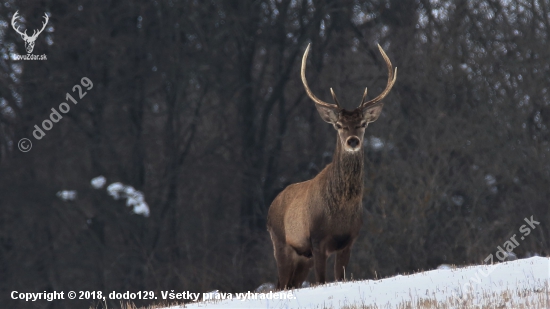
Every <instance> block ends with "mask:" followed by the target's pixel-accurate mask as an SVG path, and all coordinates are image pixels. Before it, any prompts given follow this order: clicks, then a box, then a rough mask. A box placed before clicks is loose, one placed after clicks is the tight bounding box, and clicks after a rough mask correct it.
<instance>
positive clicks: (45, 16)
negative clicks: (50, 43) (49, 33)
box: [32, 13, 50, 38]
mask: <svg viewBox="0 0 550 309" xmlns="http://www.w3.org/2000/svg"><path fill="white" fill-rule="evenodd" d="M43 17H44V18H45V19H46V22H42V29H40V30H39V31H38V33H35V32H36V31H37V30H34V31H33V32H32V38H36V37H37V36H38V35H39V34H40V33H42V31H44V29H45V28H46V25H47V24H48V21H49V20H50V18H49V17H48V14H46V13H44V16H43Z"/></svg>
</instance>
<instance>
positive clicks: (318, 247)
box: [267, 45, 397, 289]
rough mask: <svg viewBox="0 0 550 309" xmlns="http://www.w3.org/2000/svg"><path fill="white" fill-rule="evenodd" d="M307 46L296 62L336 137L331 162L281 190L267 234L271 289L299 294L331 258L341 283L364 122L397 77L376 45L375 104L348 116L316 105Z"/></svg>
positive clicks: (355, 226)
mask: <svg viewBox="0 0 550 309" xmlns="http://www.w3.org/2000/svg"><path fill="white" fill-rule="evenodd" d="M309 48H310V45H308V47H307V48H306V50H305V52H304V56H303V57H302V71H301V76H302V82H303V84H304V88H305V90H306V93H307V94H308V96H309V97H310V98H311V99H312V100H313V101H314V102H315V107H316V108H317V111H318V112H319V115H320V116H321V118H323V120H324V121H326V122H328V123H330V124H332V125H333V126H334V128H335V129H336V131H337V132H338V134H337V138H336V140H337V142H336V150H335V151H334V156H333V157H332V162H331V163H330V164H328V165H327V166H326V167H325V168H324V169H323V170H322V171H321V172H320V173H319V174H318V175H317V176H315V178H313V179H311V180H308V181H305V182H300V183H296V184H293V185H290V186H288V187H286V188H285V189H284V190H283V191H282V192H281V193H279V195H278V196H277V197H276V198H275V200H273V203H271V207H270V208H269V213H268V216H267V230H268V231H269V234H270V235H271V241H272V242H273V250H274V255H275V260H276V262H277V270H278V272H279V280H278V282H277V289H285V288H299V287H301V285H302V283H303V282H304V280H305V278H306V277H307V275H308V272H309V269H310V268H311V267H312V266H315V277H316V278H317V282H318V283H325V281H326V264H327V258H328V256H329V255H331V254H332V253H336V259H335V261H334V279H335V280H341V279H342V278H343V277H344V273H345V268H346V266H347V265H348V261H349V258H350V254H351V247H352V246H353V243H354V242H355V239H356V238H357V236H358V235H359V230H360V229H361V225H362V223H363V222H362V211H363V208H362V205H361V200H362V199H363V160H364V158H363V150H362V146H363V137H364V135H365V129H366V127H367V125H368V124H369V123H370V122H374V121H376V119H378V116H380V113H381V112H382V106H383V104H382V102H381V100H382V99H383V98H384V97H385V96H386V95H387V94H388V93H389V91H390V90H391V88H392V87H393V84H394V83H395V78H396V74H397V68H396V69H395V73H394V72H393V70H392V64H391V62H390V59H389V58H388V56H387V55H386V53H385V52H384V50H383V49H382V47H380V45H378V48H379V50H380V53H381V54H382V57H384V60H385V61H386V65H387V67H388V84H387V85H386V89H384V91H383V92H382V93H381V94H380V95H378V96H377V97H376V98H374V99H372V100H370V101H365V98H366V96H367V89H365V92H364V94H363V99H361V104H360V105H359V107H358V108H356V109H354V110H353V111H346V110H345V109H342V108H340V106H339V105H338V99H337V98H336V95H335V94H334V91H332V88H331V89H330V92H331V93H332V98H333V99H334V101H335V102H336V104H329V103H327V102H324V101H321V100H320V99H318V98H317V97H316V96H315V95H314V94H313V93H312V92H311V90H310V89H309V86H308V84H307V80H306V62H307V55H308V52H309Z"/></svg>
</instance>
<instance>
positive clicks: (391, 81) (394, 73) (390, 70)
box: [359, 44, 397, 108]
mask: <svg viewBox="0 0 550 309" xmlns="http://www.w3.org/2000/svg"><path fill="white" fill-rule="evenodd" d="M378 49H380V53H381V54H382V57H384V61H386V65H387V66H388V84H387V85H386V89H384V91H382V93H381V94H380V95H378V96H377V97H376V98H374V99H372V100H370V101H367V102H365V97H366V96H367V88H365V93H364V94H363V99H361V105H359V107H362V108H365V107H368V106H371V105H373V104H376V103H377V102H379V101H380V100H382V99H384V98H385V97H386V96H387V95H388V93H389V92H390V90H391V88H392V87H393V84H395V79H396V77H397V68H395V71H393V67H392V64H391V61H390V58H388V55H386V53H385V52H384V50H383V49H382V47H381V46H380V44H378Z"/></svg>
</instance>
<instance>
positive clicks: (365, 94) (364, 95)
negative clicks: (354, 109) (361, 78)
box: [361, 87, 369, 104]
mask: <svg viewBox="0 0 550 309" xmlns="http://www.w3.org/2000/svg"><path fill="white" fill-rule="evenodd" d="M368 89H369V88H368V87H365V92H364V93H363V98H362V99H361V104H363V102H365V98H366V97H367V90H368Z"/></svg>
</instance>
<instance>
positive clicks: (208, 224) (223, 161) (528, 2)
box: [0, 0, 550, 308]
mask: <svg viewBox="0 0 550 309" xmlns="http://www.w3.org/2000/svg"><path fill="white" fill-rule="evenodd" d="M17 10H19V14H20V15H21V16H22V18H23V19H22V20H20V21H19V22H18V24H19V25H21V27H22V29H25V28H27V29H29V31H28V32H29V34H30V33H32V30H33V29H39V28H40V27H41V23H42V22H43V21H44V19H43V18H42V16H43V15H44V12H46V13H47V14H48V15H49V16H50V20H49V23H48V26H47V29H46V30H45V31H44V32H43V33H42V34H40V35H39V37H38V39H37V41H36V46H35V49H34V54H46V55H47V60H46V61H19V60H15V58H14V56H13V54H21V55H24V54H26V52H25V49H24V42H23V40H22V39H21V37H20V36H19V35H18V34H17V33H16V32H15V31H14V30H13V29H12V27H11V25H10V23H11V18H12V16H13V14H14V13H15V12H16V11H17ZM549 39H550V1H548V0H517V1H512V0H510V1H504V0H502V1H496V0H495V1H492V0H491V1H484V0H480V1H447V0H416V1H398V0H366V1H360V0H346V1H322V0H291V1H289V0H266V1H264V0H256V1H243V0H235V1H197V0H192V1H191V0H190V1H175V0H174V1H172V0H169V1H160V0H159V1H146V0H136V1H87V0H79V1H50V0H40V1H33V0H28V1H13V0H5V1H4V2H3V3H1V4H0V303H3V304H7V305H8V306H9V307H10V308H75V305H77V304H81V305H82V306H83V307H86V306H88V305H90V302H89V301H88V302H77V301H56V302H52V303H48V302H44V301H42V302H36V303H25V302H23V301H12V300H9V298H10V292H11V291H12V290H17V291H21V292H41V291H54V290H55V291H69V290H89V291H94V290H101V291H104V292H105V293H109V292H112V291H117V292H124V291H126V290H130V291H134V292H136V291H139V290H152V291H156V292H157V293H160V291H167V290H176V291H185V290H189V291H192V292H206V291H209V290H213V289H219V290H222V291H227V292H240V291H248V290H253V289H254V288H256V287H257V286H259V285H260V284H262V283H264V282H276V267H275V262H274V258H273V255H272V247H271V242H270V239H269V235H268V233H267V231H266V228H265V224H266V216H267V209H268V207H269V205H270V203H271V201H272V200H273V198H274V197H275V196H276V195H277V194H278V193H279V192H280V191H281V190H282V189H283V188H284V187H285V186H287V185H288V184H291V183H294V182H299V181H304V180H307V179H310V178H312V177H313V176H315V175H316V174H317V173H318V172H319V171H320V170H321V169H322V168H323V167H324V166H325V165H326V164H327V163H328V162H330V160H331V156H332V152H333V149H334V146H335V141H336V137H335V131H334V129H332V127H331V126H330V125H328V124H326V123H324V122H323V121H322V120H321V118H320V117H319V116H318V114H317V111H316V110H315V108H314V104H313V102H312V101H311V100H310V99H309V98H308V97H307V95H306V94H305V91H304V89H303V86H302V83H301V81H300V77H299V66H300V61H301V56H302V55H303V52H304V50H305V47H306V46H307V44H308V43H311V44H312V50H311V52H310V57H309V64H308V81H309V84H310V87H311V88H312V89H313V91H314V92H315V93H316V94H317V96H318V97H320V98H321V99H322V100H325V101H329V102H330V101H331V99H330V93H329V87H334V90H335V92H336V93H337V95H338V97H339V99H340V102H341V103H342V104H343V105H344V106H345V107H347V108H348V109H351V108H354V107H355V106H357V105H358V104H359V101H360V99H361V95H362V93H363V90H364V87H366V86H368V87H369V93H370V95H369V97H370V98H372V97H373V96H376V95H377V94H378V93H380V92H381V90H382V89H383V88H384V87H385V85H386V80H387V70H386V67H385V65H384V61H383V59H382V57H381V56H380V54H379V52H378V49H377V45H376V44H380V45H381V46H382V47H383V48H384V49H385V50H386V52H387V54H388V56H389V57H390V59H391V60H392V62H393V64H394V65H395V66H397V67H398V75H397V82H396V84H395V86H394V88H393V90H392V91H391V93H390V94H389V96H388V97H387V98H386V99H385V106H384V110H383V113H382V115H381V117H380V119H379V120H378V121H377V122H376V123H373V124H371V125H370V126H369V128H368V129H367V132H366V136H365V139H366V141H367V143H366V145H367V146H366V147H365V153H366V156H365V168H366V178H365V184H364V185H365V192H366V194H365V197H364V201H363V206H364V210H365V211H364V226H363V228H362V234H361V236H360V237H359V239H358V241H357V243H356V245H355V247H354V250H353V254H352V258H351V262H350V265H349V270H348V277H350V276H351V277H352V278H353V279H372V278H375V277H378V278H380V277H385V276H392V275H396V274H398V273H404V272H413V271H417V270H422V269H432V268H435V267H437V266H438V265H439V264H441V263H447V264H458V265H464V264H472V263H483V260H484V259H485V257H487V256H488V255H489V254H491V253H493V254H494V253H495V252H496V251H497V246H499V245H502V244H503V243H504V242H505V241H506V240H508V238H509V237H510V236H512V235H513V234H518V229H519V227H520V226H521V225H522V224H525V222H524V221H523V218H525V217H529V218H530V217H531V216H533V218H534V219H535V220H537V221H540V222H541V224H540V228H537V229H536V230H534V232H533V233H532V234H531V235H529V236H528V237H526V238H525V240H523V241H522V242H521V244H520V246H519V247H518V248H516V250H515V251H514V252H515V253H516V255H517V256H518V257H519V258H524V257H528V256H531V255H533V254H539V255H544V256H546V255H548V254H550V233H549V232H548V231H549V230H548V226H547V224H548V223H549V222H550V211H549V202H548V201H549V200H550V188H549V185H550V144H549V139H550V131H549V119H550V92H549V91H550V64H549V59H550V48H549V46H550V45H549ZM82 77H88V78H89V79H90V80H91V81H92V82H93V83H94V87H93V89H91V90H89V91H87V95H86V96H85V97H84V98H83V99H82V100H79V103H78V105H72V103H70V104H71V110H70V111H69V112H68V113H67V114H64V115H63V116H64V118H63V119H62V120H60V121H59V122H58V123H55V124H54V127H53V128H52V129H51V130H50V131H47V132H46V136H45V137H43V138H42V139H41V140H36V139H35V138H34V137H32V131H33V130H34V125H40V123H41V122H42V121H43V120H44V119H47V118H48V117H49V115H50V113H51V108H56V109H58V106H59V104H60V103H61V102H63V101H66V100H65V96H66V93H73V92H72V90H71V89H72V88H73V86H74V85H75V84H79V83H80V80H81V78H82ZM24 137H25V138H29V139H30V140H31V141H32V142H33V147H32V149H31V150H30V151H29V152H27V153H22V152H20V151H19V150H18V148H17V143H18V141H19V140H20V139H21V138H24ZM100 175H102V176H104V177H106V178H107V181H108V182H107V185H109V184H111V183H113V182H121V183H124V184H128V185H131V186H133V187H134V188H136V189H137V190H140V191H142V192H143V193H144V196H145V201H146V202H147V204H148V205H149V207H150V216H149V217H145V216H142V215H139V214H135V213H133V212H132V209H131V208H129V207H126V206H125V203H124V201H123V200H114V199H113V198H112V197H111V196H109V195H108V193H107V191H106V190H105V187H104V188H103V189H94V188H93V187H92V186H91V184H90V180H91V179H92V178H94V177H97V176H100ZM61 190H76V191H77V194H78V197H77V198H76V199H75V200H68V201H65V200H63V199H60V198H59V197H58V196H56V193H57V192H59V191H61ZM330 276H331V275H330ZM330 276H329V277H330ZM117 304H118V302H112V303H110V305H111V306H117ZM137 304H141V305H143V304H147V302H137ZM2 306H4V305H2Z"/></svg>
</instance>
